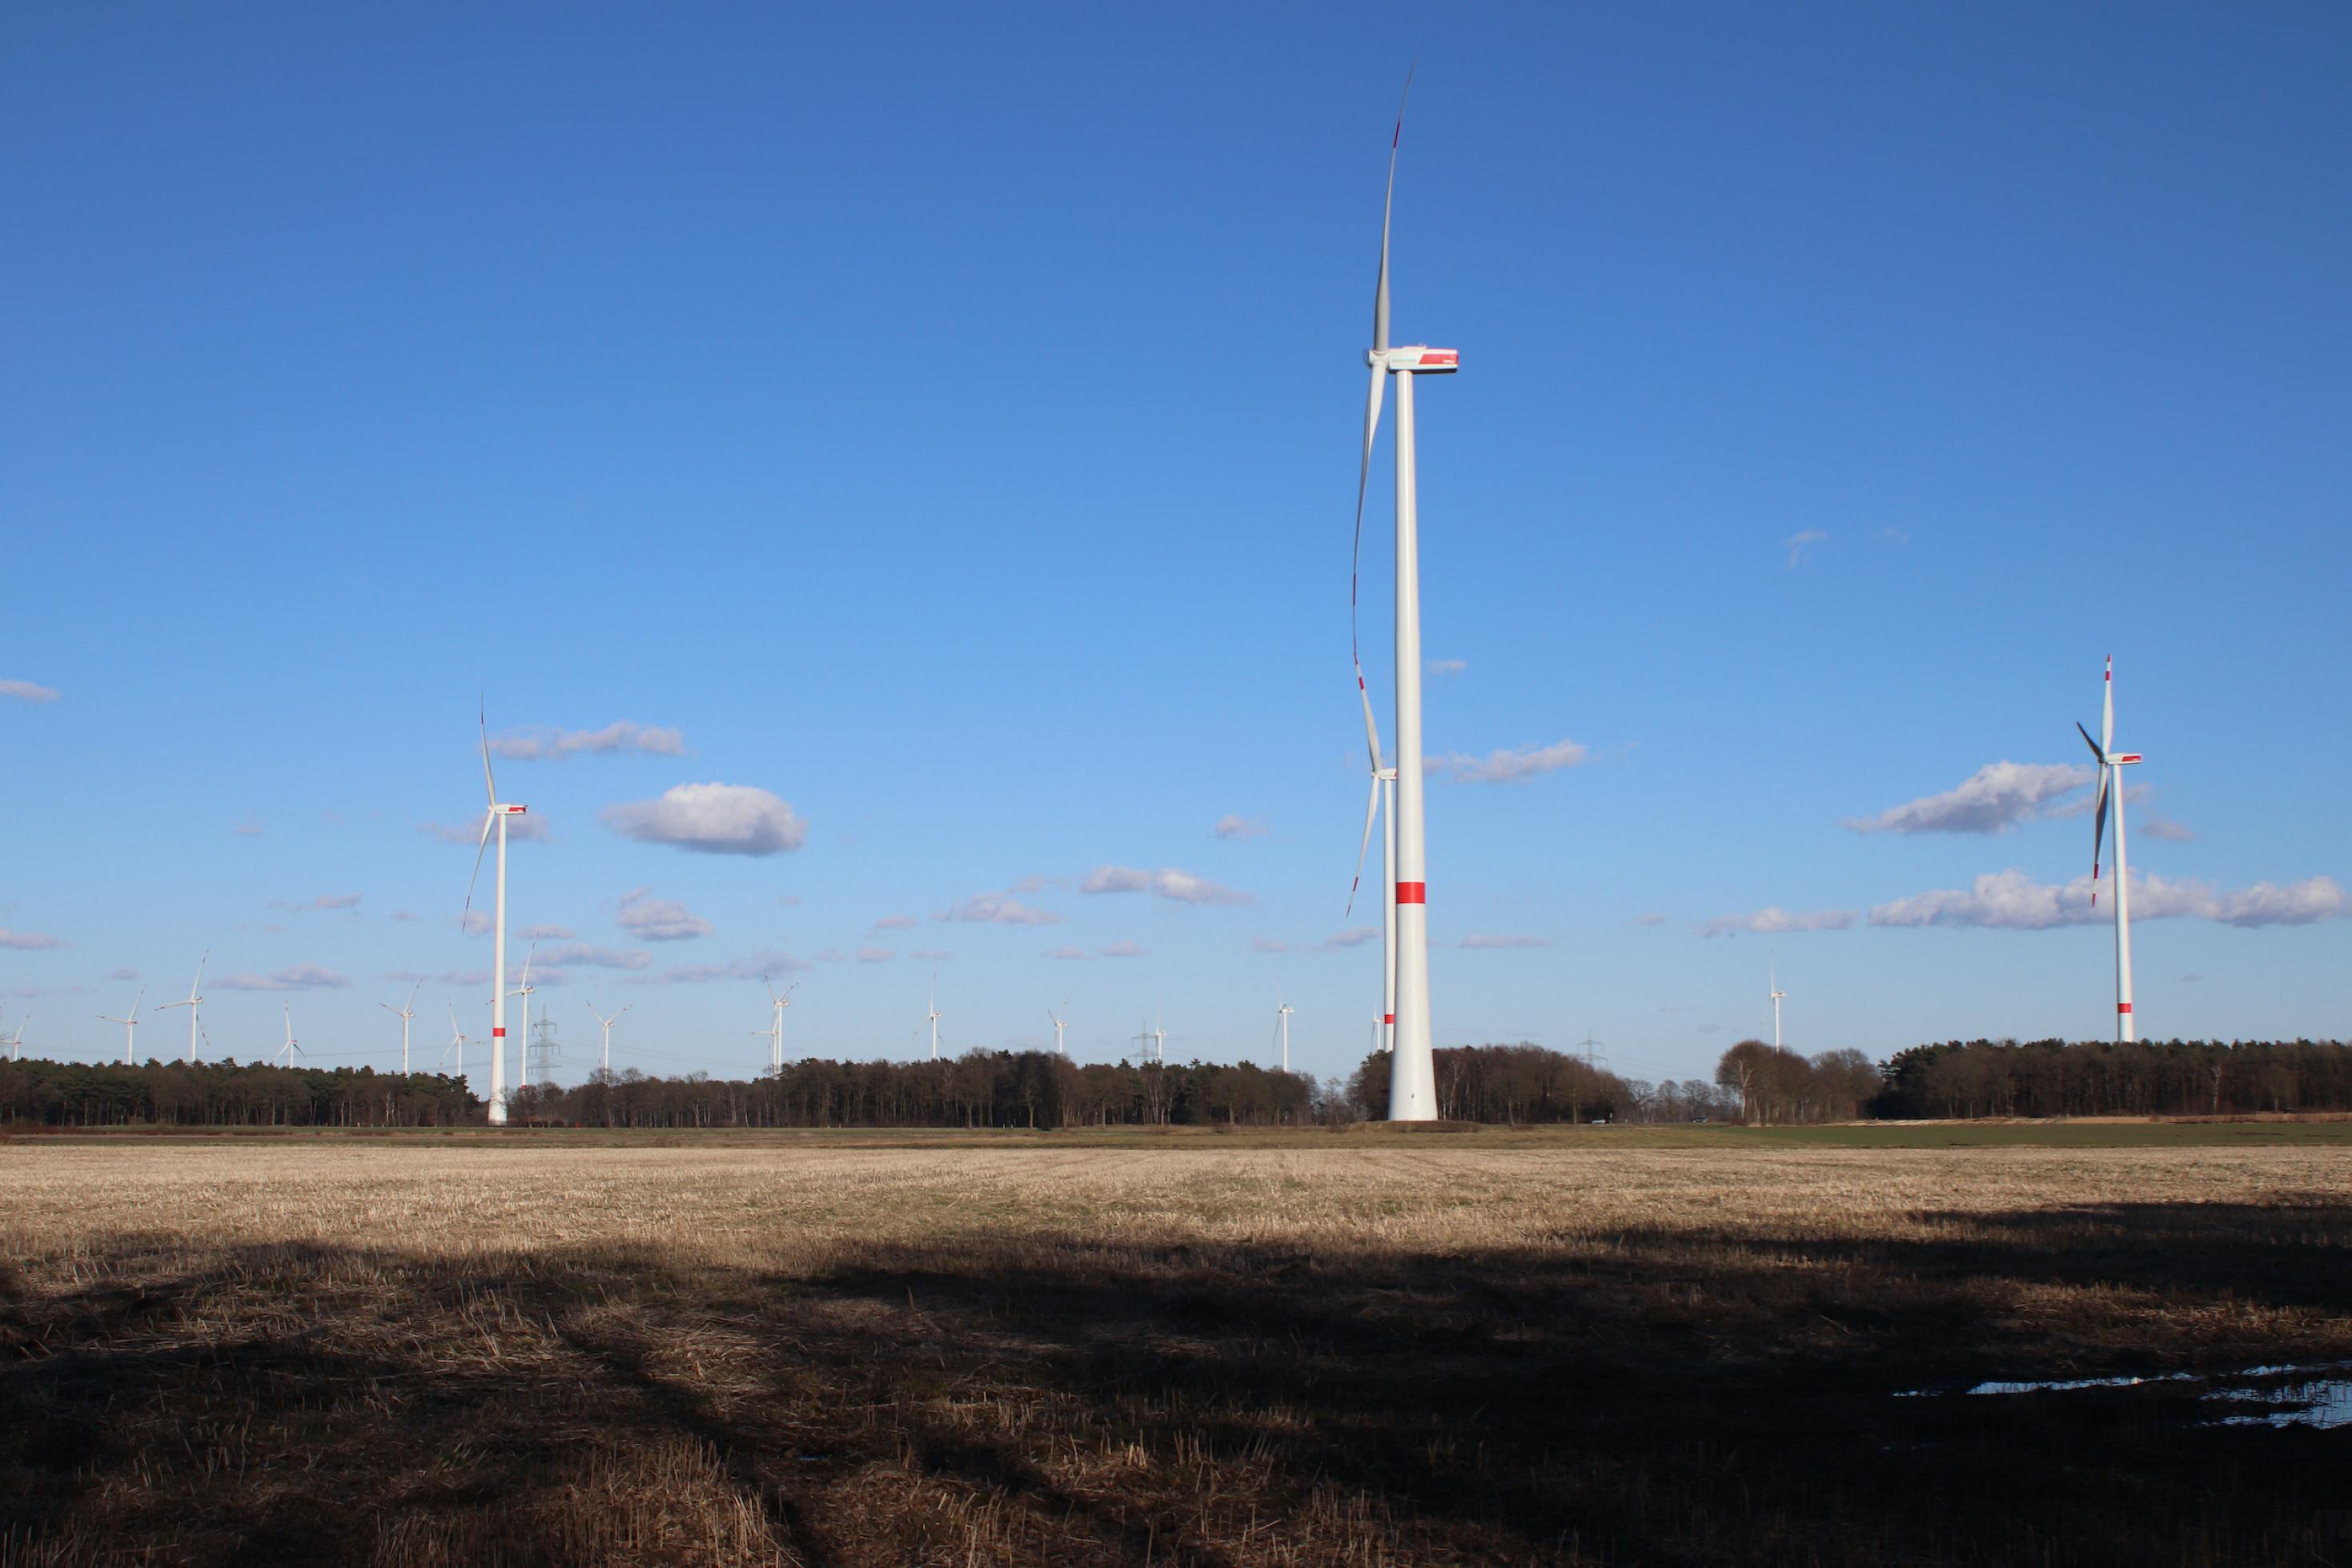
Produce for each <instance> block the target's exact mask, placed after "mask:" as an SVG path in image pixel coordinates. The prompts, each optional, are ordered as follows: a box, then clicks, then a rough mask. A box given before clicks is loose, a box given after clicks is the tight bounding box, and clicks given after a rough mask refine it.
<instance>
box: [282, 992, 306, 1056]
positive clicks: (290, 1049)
mask: <svg viewBox="0 0 2352 1568" xmlns="http://www.w3.org/2000/svg"><path fill="white" fill-rule="evenodd" d="M278 1055H279V1056H280V1057H281V1058H283V1059H284V1062H285V1065H286V1066H288V1067H291V1066H293V1065H294V1058H295V1057H297V1056H308V1055H310V1052H309V1051H304V1050H303V1049H302V1047H301V1045H300V1043H299V1041H297V1040H295V1038H294V1009H293V1008H292V1007H291V1006H290V1005H289V1006H288V1008H287V1009H286V1043H285V1044H284V1045H282V1046H279V1047H278Z"/></svg>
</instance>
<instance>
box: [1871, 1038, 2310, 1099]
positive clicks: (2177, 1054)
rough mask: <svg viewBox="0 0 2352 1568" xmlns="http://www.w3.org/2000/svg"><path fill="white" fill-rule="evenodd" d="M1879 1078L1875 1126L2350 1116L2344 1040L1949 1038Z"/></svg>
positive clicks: (1895, 1062) (1904, 1058) (1915, 1050)
mask: <svg viewBox="0 0 2352 1568" xmlns="http://www.w3.org/2000/svg"><path fill="white" fill-rule="evenodd" d="M1880 1080H1881V1086H1880V1089H1879V1092H1878V1093H1877V1094H1876V1095H1875V1096H1874V1097H1873V1099H1872V1100H1871V1103H1870V1107H1869V1109H1870V1113H1871V1114H1872V1115H1874V1116H1889V1117H1919V1118H1927V1117H1965V1116H2198V1115H2202V1116H2229V1115H2252V1114H2258V1113H2265V1112H2273V1113H2274V1112H2288V1111H2352V1042H2347V1041H2342V1040H2137V1041H2135V1042H2133V1043H2131V1044H2128V1045H2120V1044H2117V1043H2116V1042H2115V1041H2112V1040H2074V1041H2071V1042H2070V1041H2067V1040H2024V1041H2019V1040H1966V1041H1962V1040H1947V1041H1945V1042H1944V1043H1942V1044H1940V1045H1915V1046H1913V1047H1911V1048H1910V1049H1909V1050H1907V1051H1897V1052H1896V1053H1895V1055H1894V1056H1893V1057H1892V1058H1891V1059H1889V1060H1888V1061H1886V1063H1885V1065H1884V1066H1883V1067H1882V1068H1881V1069H1880Z"/></svg>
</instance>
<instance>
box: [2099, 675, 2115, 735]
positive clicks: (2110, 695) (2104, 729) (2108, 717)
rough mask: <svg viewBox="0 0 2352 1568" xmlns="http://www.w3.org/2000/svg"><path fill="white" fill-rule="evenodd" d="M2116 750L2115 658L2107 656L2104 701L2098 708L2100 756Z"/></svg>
mask: <svg viewBox="0 0 2352 1568" xmlns="http://www.w3.org/2000/svg"><path fill="white" fill-rule="evenodd" d="M2115 748H2116V656H2115V655H2114V654H2113V653H2110V654H2108V655H2107V679H2106V700H2105V703H2103V704H2102V705H2101V706H2100V712H2099V750H2100V752H2101V753H2102V754H2105V753H2106V752H2110V751H2113V750H2114V749H2115Z"/></svg>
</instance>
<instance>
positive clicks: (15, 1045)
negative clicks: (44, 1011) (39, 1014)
mask: <svg viewBox="0 0 2352 1568" xmlns="http://www.w3.org/2000/svg"><path fill="white" fill-rule="evenodd" d="M32 1021H33V1015H32V1014H30V1013H26V1015H25V1016H24V1017H23V1018H20V1019H17V1020H16V1033H15V1034H13V1035H11V1036H9V1037H8V1060H9V1061H24V1060H25V1026H26V1024H28V1023H30V1022H32Z"/></svg>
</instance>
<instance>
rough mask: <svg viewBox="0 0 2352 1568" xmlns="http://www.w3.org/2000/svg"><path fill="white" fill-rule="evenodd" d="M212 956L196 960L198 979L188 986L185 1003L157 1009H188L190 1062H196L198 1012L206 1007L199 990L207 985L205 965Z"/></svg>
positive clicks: (181, 1002) (180, 1002)
mask: <svg viewBox="0 0 2352 1568" xmlns="http://www.w3.org/2000/svg"><path fill="white" fill-rule="evenodd" d="M211 956H212V954H211V953H210V952H209V951H207V952H206V953H205V956H204V957H202V958H199V959H197V960H196V977H195V978H194V980H193V981H191V982H190V983H189V985H188V996H187V999H186V1000H185V1001H178V1002H165V1003H164V1004H163V1006H162V1007H160V1008H157V1009H155V1010H156V1011H157V1012H159V1013H161V1012H169V1011H170V1010H171V1009H173V1008H185V1009H188V1060H189V1061H195V1060H196V1010H197V1009H199V1008H202V1007H203V1006H204V1005H205V998H203V997H201V996H199V995H197V988H199V987H201V986H202V985H203V984H204V983H205V960H206V959H209V958H210V957H211Z"/></svg>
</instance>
